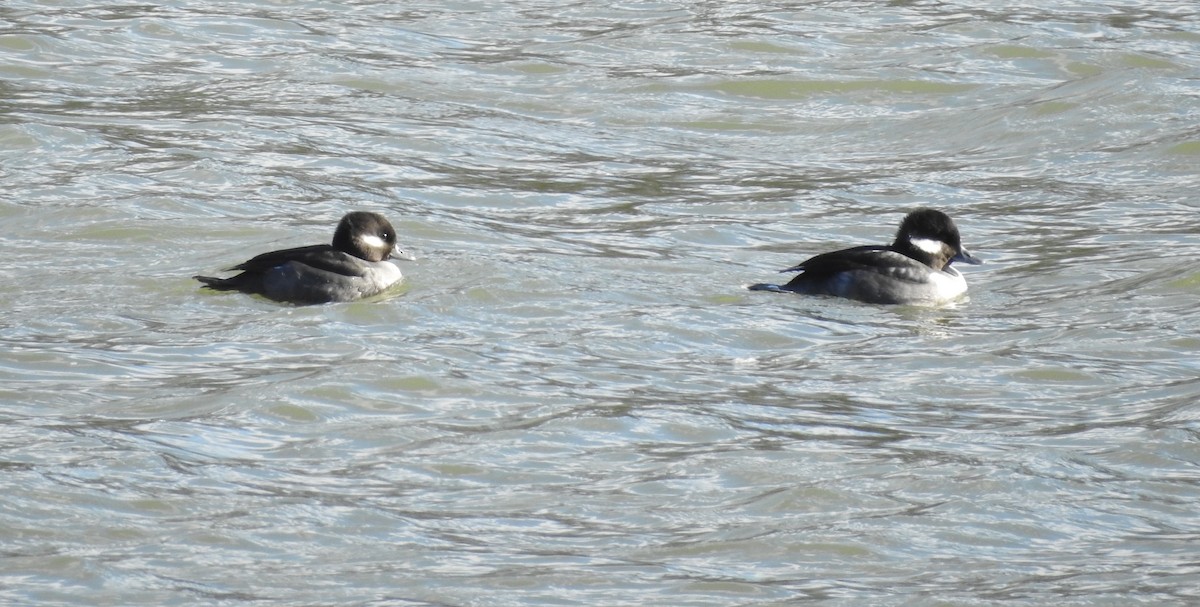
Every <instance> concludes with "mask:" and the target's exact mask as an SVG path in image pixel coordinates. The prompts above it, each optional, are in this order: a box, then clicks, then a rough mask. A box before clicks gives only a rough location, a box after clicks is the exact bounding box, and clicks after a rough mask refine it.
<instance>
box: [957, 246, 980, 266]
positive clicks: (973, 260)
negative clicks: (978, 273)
mask: <svg viewBox="0 0 1200 607" xmlns="http://www.w3.org/2000/svg"><path fill="white" fill-rule="evenodd" d="M950 261H951V262H954V261H960V262H962V263H969V264H972V265H979V264H981V263H983V260H982V259H980V258H978V257H976V256H974V255H972V254H971V253H970V252H969V251H967V250H966V249H960V250H959V252H958V255H955V256H954V257H951V258H950Z"/></svg>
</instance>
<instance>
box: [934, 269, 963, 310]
mask: <svg viewBox="0 0 1200 607" xmlns="http://www.w3.org/2000/svg"><path fill="white" fill-rule="evenodd" d="M929 281H930V282H931V283H933V288H934V298H935V299H936V300H937V301H939V302H942V301H950V300H951V299H954V298H956V297H958V296H960V295H962V294H963V293H966V292H967V280H966V279H965V278H963V275H962V274H959V272H958V270H955V269H954V268H953V267H948V268H946V269H945V270H943V271H941V272H930V274H929Z"/></svg>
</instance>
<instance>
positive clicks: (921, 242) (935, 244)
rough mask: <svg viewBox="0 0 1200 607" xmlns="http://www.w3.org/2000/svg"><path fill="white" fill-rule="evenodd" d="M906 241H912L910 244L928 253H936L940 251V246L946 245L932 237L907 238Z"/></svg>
mask: <svg viewBox="0 0 1200 607" xmlns="http://www.w3.org/2000/svg"><path fill="white" fill-rule="evenodd" d="M908 242H910V243H912V246H914V247H917V248H918V249H921V250H922V251H925V252H926V253H929V254H930V255H937V254H938V253H941V252H942V247H944V246H946V243H944V242H942V241H940V240H934V239H932V238H909V239H908Z"/></svg>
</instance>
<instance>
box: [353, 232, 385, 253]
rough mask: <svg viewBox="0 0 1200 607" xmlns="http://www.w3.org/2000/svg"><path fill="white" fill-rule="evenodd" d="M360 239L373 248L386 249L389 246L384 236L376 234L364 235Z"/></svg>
mask: <svg viewBox="0 0 1200 607" xmlns="http://www.w3.org/2000/svg"><path fill="white" fill-rule="evenodd" d="M358 240H359V241H360V242H362V243H363V244H365V245H367V246H368V247H371V248H372V249H386V248H387V246H388V244H387V243H386V242H384V241H383V239H382V238H380V237H378V236H376V235H374V234H368V235H366V236H362V237H360V238H359V239H358Z"/></svg>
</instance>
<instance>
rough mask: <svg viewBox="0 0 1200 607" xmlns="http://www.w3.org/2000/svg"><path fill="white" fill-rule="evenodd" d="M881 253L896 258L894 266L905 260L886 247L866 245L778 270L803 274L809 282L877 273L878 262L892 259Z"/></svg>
mask: <svg viewBox="0 0 1200 607" xmlns="http://www.w3.org/2000/svg"><path fill="white" fill-rule="evenodd" d="M881 253H892V255H896V256H898V258H897V259H896V265H900V264H901V263H902V261H903V259H905V258H904V257H903V256H902V255H900V254H899V253H894V252H893V251H892V250H891V249H890V248H888V247H885V246H878V245H867V246H862V247H853V248H850V249H842V250H840V251H832V252H829V253H822V254H820V255H817V256H814V257H810V258H808V259H806V260H804V261H802V262H800V263H798V264H796V265H794V266H792V267H790V268H788V269H786V270H780V272H803V273H804V274H803V276H805V277H806V278H808V279H810V280H821V279H823V278H827V277H830V276H833V275H835V274H840V273H842V272H850V271H853V270H869V271H878V270H879V268H880V265H881V263H880V262H881V261H885V260H889V259H890V258H891V257H892V255H886V254H883V255H881ZM885 263H886V261H885Z"/></svg>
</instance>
